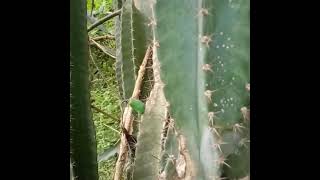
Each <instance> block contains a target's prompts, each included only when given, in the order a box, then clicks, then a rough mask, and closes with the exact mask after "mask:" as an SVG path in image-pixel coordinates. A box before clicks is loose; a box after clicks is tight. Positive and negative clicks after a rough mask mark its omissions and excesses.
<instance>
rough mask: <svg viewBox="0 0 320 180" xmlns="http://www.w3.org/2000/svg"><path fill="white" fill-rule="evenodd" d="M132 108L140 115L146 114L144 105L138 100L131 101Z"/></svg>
mask: <svg viewBox="0 0 320 180" xmlns="http://www.w3.org/2000/svg"><path fill="white" fill-rule="evenodd" d="M129 104H130V106H131V108H132V109H133V110H134V111H136V112H137V113H139V114H143V113H144V104H143V102H142V101H140V100H138V99H131V100H130V102H129Z"/></svg>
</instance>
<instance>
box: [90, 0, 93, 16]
mask: <svg viewBox="0 0 320 180" xmlns="http://www.w3.org/2000/svg"><path fill="white" fill-rule="evenodd" d="M93 9H94V0H91V12H90V16H92V12H93Z"/></svg>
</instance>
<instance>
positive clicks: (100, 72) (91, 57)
mask: <svg viewBox="0 0 320 180" xmlns="http://www.w3.org/2000/svg"><path fill="white" fill-rule="evenodd" d="M89 55H90V59H91V61H92V62H93V65H94V66H95V67H96V69H97V70H98V72H99V74H100V75H101V77H102V78H104V76H103V74H102V71H101V70H100V68H99V67H98V65H97V64H96V62H95V61H94V59H93V56H92V53H91V48H89Z"/></svg>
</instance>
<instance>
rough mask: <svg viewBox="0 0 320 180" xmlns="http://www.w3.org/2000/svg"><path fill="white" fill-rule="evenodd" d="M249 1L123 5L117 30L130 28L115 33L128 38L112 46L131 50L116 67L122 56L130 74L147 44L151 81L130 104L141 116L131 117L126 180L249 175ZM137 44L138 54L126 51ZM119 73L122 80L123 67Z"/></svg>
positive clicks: (153, 0) (149, 0)
mask: <svg viewBox="0 0 320 180" xmlns="http://www.w3.org/2000/svg"><path fill="white" fill-rule="evenodd" d="M249 4H250V1H249V0H228V1H224V0H197V1H196V0H184V1H181V0H145V1H140V0H134V1H133V0H127V1H126V2H125V3H124V6H123V9H122V11H123V14H122V24H121V27H122V32H124V31H123V29H124V28H125V26H128V27H129V29H130V31H129V30H128V31H127V33H126V34H125V33H122V34H121V36H124V37H122V39H123V38H127V39H129V40H128V41H126V42H128V44H127V45H124V44H123V42H124V41H122V43H121V46H120V47H117V48H120V49H121V48H122V49H121V50H122V51H124V49H123V48H124V47H125V48H126V47H130V48H129V49H130V53H131V55H130V58H131V59H132V61H131V60H130V62H129V61H128V60H127V59H125V58H122V60H121V61H122V64H123V65H122V66H124V63H125V62H124V61H128V63H129V64H130V65H129V66H128V67H127V68H128V69H129V70H130V71H131V73H130V74H131V75H130V76H129V77H130V78H131V79H132V77H134V76H135V74H134V73H136V72H137V68H138V67H139V66H138V65H139V63H141V60H142V57H143V56H142V54H143V53H142V51H145V49H146V46H145V45H146V44H150V40H151V41H152V42H151V43H153V52H152V53H153V54H152V73H151V72H149V74H146V76H145V77H146V78H145V79H147V78H148V77H150V79H153V81H154V84H153V86H152V89H149V91H148V90H145V91H142V92H144V93H145V94H148V93H150V91H151V93H150V96H149V97H148V98H147V100H146V103H145V106H141V107H138V106H136V108H134V109H138V112H139V111H140V113H141V112H143V115H142V116H141V117H136V118H137V119H136V120H138V121H140V125H139V129H138V131H139V132H138V139H137V142H138V143H137V145H136V146H137V150H136V155H135V160H134V168H133V169H134V171H133V179H139V180H140V179H157V178H160V179H166V180H169V179H197V180H202V179H203V180H204V179H219V178H220V179H221V178H227V179H241V178H244V177H249V176H250V168H249V167H250V163H249V162H250V156H249V154H250V114H249V113H250V111H249V109H250V92H249V91H250V78H249V77H250V56H249V54H250V42H249V41H250V21H249V14H250V12H249V11H250V6H249ZM134 14H136V15H139V18H135V16H134ZM146 20H147V23H145V22H143V21H146ZM142 22H143V23H142ZM132 24H139V26H133V25H132ZM128 32H134V33H133V34H131V35H130V33H128ZM128 34H129V35H128ZM126 36H129V37H126ZM134 37H142V38H139V39H135V38H134ZM129 42H132V43H129ZM136 49H139V50H141V51H140V52H139V54H140V55H139V57H140V58H135V57H138V56H136V55H135V53H132V52H134V50H136ZM126 53H128V52H126ZM123 54H124V53H123ZM128 57H129V56H128ZM137 59H139V60H137ZM120 73H122V77H125V75H126V72H125V71H122V72H120ZM151 76H152V77H151ZM128 81H130V83H133V82H131V81H132V80H128ZM130 83H128V84H127V83H126V82H125V81H123V82H122V88H123V90H124V91H131V92H132V91H133V86H132V85H130ZM143 88H144V87H142V89H143ZM154 94H156V96H154ZM124 98H129V97H124ZM136 102H139V103H137V105H138V104H141V103H140V102H141V101H136ZM130 105H131V106H132V103H130ZM132 107H133V106H132ZM137 107H138V108H137ZM142 107H143V108H142ZM139 109H140V110H139ZM144 110H145V111H144ZM168 113H169V114H170V116H167V114H168ZM141 114H142V113H141ZM168 117H170V118H168ZM168 122H169V123H168ZM161 139H163V141H162V140H161Z"/></svg>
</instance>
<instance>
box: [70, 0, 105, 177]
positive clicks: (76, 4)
mask: <svg viewBox="0 0 320 180" xmlns="http://www.w3.org/2000/svg"><path fill="white" fill-rule="evenodd" d="M70 5H71V6H70V7H71V8H70V23H71V24H70V119H71V120H70V121H71V122H70V125H71V130H70V138H71V142H70V149H71V159H72V164H73V175H74V177H75V178H76V179H83V180H89V179H90V180H98V178H99V177H98V165H97V152H96V141H95V132H94V124H93V121H92V115H91V109H90V94H89V73H88V67H89V65H88V61H89V53H88V36H87V25H86V1H84V0H81V1H77V0H71V1H70Z"/></svg>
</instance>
